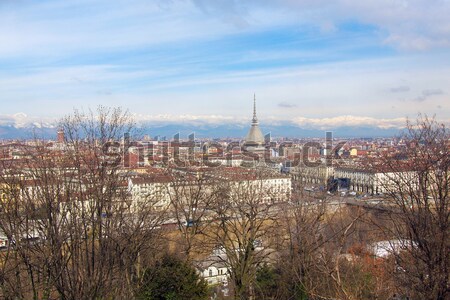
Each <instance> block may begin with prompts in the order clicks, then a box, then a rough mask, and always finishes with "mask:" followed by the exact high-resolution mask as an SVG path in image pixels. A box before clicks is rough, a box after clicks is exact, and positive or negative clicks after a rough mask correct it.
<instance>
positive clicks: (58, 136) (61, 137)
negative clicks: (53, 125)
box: [56, 128, 64, 143]
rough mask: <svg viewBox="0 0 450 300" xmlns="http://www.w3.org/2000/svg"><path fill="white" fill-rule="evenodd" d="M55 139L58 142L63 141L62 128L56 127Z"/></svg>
mask: <svg viewBox="0 0 450 300" xmlns="http://www.w3.org/2000/svg"><path fill="white" fill-rule="evenodd" d="M56 141H57V142H58V143H64V130H63V129H62V128H59V129H58V132H57V137H56Z"/></svg>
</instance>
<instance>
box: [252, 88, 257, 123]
mask: <svg viewBox="0 0 450 300" xmlns="http://www.w3.org/2000/svg"><path fill="white" fill-rule="evenodd" d="M252 123H253V124H256V123H258V118H257V117H256V94H253V119H252Z"/></svg>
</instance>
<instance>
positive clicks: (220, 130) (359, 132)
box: [0, 124, 400, 140]
mask: <svg viewBox="0 0 450 300" xmlns="http://www.w3.org/2000/svg"><path fill="white" fill-rule="evenodd" d="M249 127H250V125H248V126H246V125H242V124H224V125H210V124H201V125H198V124H196V125H193V124H167V125H155V124H141V125H140V126H139V128H138V135H145V134H147V135H150V136H151V137H155V136H158V135H159V136H161V137H162V136H165V137H166V138H167V139H168V140H170V139H172V138H173V136H174V135H175V134H177V133H179V134H180V138H181V139H186V138H187V136H188V135H189V134H191V133H195V135H196V137H197V138H226V137H230V138H244V137H245V136H246V134H247V131H248V129H249ZM261 130H262V132H263V134H267V133H269V132H270V133H271V135H272V137H288V138H296V137H297V138H307V137H324V136H325V132H326V131H332V132H333V135H334V137H340V138H355V137H389V136H395V135H398V134H399V133H400V130H399V129H396V128H391V129H380V128H377V127H368V126H366V127H351V126H342V127H337V128H334V129H331V130H324V129H311V128H300V127H298V126H295V125H269V126H263V125H261ZM34 136H37V137H39V138H43V139H55V138H56V129H55V127H53V126H49V127H45V126H36V125H33V124H30V125H27V126H24V127H15V126H13V125H1V126H0V139H30V138H33V137H34Z"/></svg>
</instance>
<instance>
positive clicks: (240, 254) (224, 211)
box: [208, 174, 278, 299]
mask: <svg viewBox="0 0 450 300" xmlns="http://www.w3.org/2000/svg"><path fill="white" fill-rule="evenodd" d="M218 188H220V193H221V194H220V197H219V198H218V199H217V202H216V203H215V205H214V206H213V207H212V210H213V211H214V214H215V221H214V222H213V223H211V228H210V230H209V231H208V235H209V237H210V241H211V242H212V243H213V245H214V246H216V247H217V248H219V250H222V251H223V252H224V254H225V255H223V256H222V255H219V256H218V258H219V259H221V260H222V261H223V263H224V264H225V265H226V266H227V268H228V272H229V274H230V276H231V279H232V283H233V288H234V295H235V299H254V297H255V290H254V289H255V287H254V284H255V279H256V271H257V269H258V268H259V267H260V266H262V265H263V264H265V263H271V262H274V260H275V258H274V253H275V250H274V249H273V248H271V246H272V243H271V242H272V241H273V240H274V239H275V238H276V236H277V230H276V228H277V224H278V218H277V214H278V209H277V207H276V204H275V202H274V200H273V199H274V198H275V197H274V196H275V191H273V190H271V189H270V187H268V186H266V185H265V183H264V175H263V174H257V175H256V177H253V178H247V179H244V180H243V179H242V178H240V179H236V180H226V181H224V182H223V183H222V184H221V185H220V187H218ZM219 253H220V251H219Z"/></svg>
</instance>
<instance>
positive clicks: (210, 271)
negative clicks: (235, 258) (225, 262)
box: [209, 269, 213, 277]
mask: <svg viewBox="0 0 450 300" xmlns="http://www.w3.org/2000/svg"><path fill="white" fill-rule="evenodd" d="M212 276H213V271H212V270H211V269H209V277H212Z"/></svg>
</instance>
